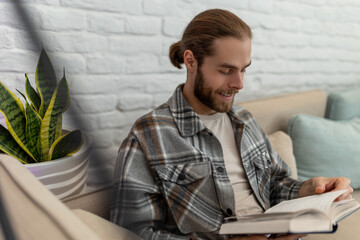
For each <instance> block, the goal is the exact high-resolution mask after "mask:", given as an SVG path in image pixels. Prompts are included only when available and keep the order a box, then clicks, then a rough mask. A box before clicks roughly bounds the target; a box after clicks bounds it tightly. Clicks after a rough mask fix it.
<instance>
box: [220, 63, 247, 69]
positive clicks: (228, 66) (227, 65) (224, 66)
mask: <svg viewBox="0 0 360 240" xmlns="http://www.w3.org/2000/svg"><path fill="white" fill-rule="evenodd" d="M250 65H251V61H250V62H249V63H248V64H247V65H246V66H245V67H244V69H245V68H247V67H248V66H250ZM219 67H223V68H231V69H238V67H237V66H235V65H232V64H229V63H222V64H219Z"/></svg>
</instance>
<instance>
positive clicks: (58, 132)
mask: <svg viewBox="0 0 360 240" xmlns="http://www.w3.org/2000/svg"><path fill="white" fill-rule="evenodd" d="M61 133H62V116H60V117H59V120H58V121H57V123H56V130H55V139H54V141H56V139H58V138H59V137H61Z"/></svg>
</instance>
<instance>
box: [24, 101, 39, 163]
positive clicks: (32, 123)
mask: <svg viewBox="0 0 360 240" xmlns="http://www.w3.org/2000/svg"><path fill="white" fill-rule="evenodd" d="M25 113H26V127H25V132H26V142H27V146H28V149H29V150H30V152H31V153H32V154H33V155H34V156H35V158H36V159H37V160H39V154H38V149H37V142H38V139H39V135H40V127H41V118H40V116H39V114H38V113H37V112H36V111H35V110H34V109H33V108H32V107H31V106H30V105H29V104H28V103H26V107H25Z"/></svg>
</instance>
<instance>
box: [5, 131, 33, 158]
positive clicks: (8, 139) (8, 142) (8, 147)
mask: <svg viewBox="0 0 360 240" xmlns="http://www.w3.org/2000/svg"><path fill="white" fill-rule="evenodd" d="M0 150H1V151H3V152H5V153H6V154H8V155H11V156H13V157H15V158H17V159H19V160H20V162H22V163H33V162H34V160H33V159H32V158H31V157H30V156H29V155H28V154H27V153H26V152H25V151H24V149H22V148H21V147H20V146H19V144H17V142H16V141H15V139H14V138H13V137H12V136H11V134H10V132H9V131H8V130H7V129H6V128H5V127H3V126H2V125H0Z"/></svg>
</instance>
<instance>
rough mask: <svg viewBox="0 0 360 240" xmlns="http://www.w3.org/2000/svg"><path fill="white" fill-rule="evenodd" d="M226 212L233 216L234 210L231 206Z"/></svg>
mask: <svg viewBox="0 0 360 240" xmlns="http://www.w3.org/2000/svg"><path fill="white" fill-rule="evenodd" d="M226 213H227V214H228V215H229V216H232V215H233V211H232V210H231V209H230V208H228V209H226Z"/></svg>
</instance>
